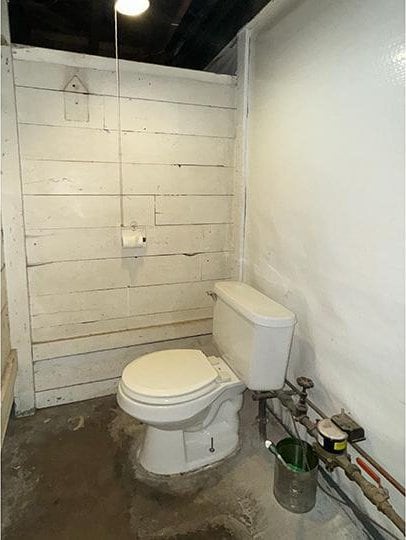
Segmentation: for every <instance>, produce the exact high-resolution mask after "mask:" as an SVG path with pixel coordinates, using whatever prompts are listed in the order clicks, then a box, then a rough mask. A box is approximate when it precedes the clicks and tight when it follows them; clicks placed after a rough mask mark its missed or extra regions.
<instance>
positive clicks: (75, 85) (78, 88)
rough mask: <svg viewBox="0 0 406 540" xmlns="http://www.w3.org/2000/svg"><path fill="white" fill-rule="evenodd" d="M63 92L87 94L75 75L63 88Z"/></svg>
mask: <svg viewBox="0 0 406 540" xmlns="http://www.w3.org/2000/svg"><path fill="white" fill-rule="evenodd" d="M64 92H76V93H78V94H87V93H88V92H87V88H86V86H85V85H84V84H83V83H82V81H81V80H80V79H79V77H78V76H77V75H74V76H73V77H72V78H71V80H70V81H69V82H68V84H67V85H66V86H65V88H64Z"/></svg>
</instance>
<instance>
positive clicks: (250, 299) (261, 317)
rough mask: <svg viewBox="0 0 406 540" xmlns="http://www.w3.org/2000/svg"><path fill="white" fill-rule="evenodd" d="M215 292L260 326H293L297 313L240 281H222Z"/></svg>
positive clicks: (216, 286) (216, 285) (215, 288)
mask: <svg viewBox="0 0 406 540" xmlns="http://www.w3.org/2000/svg"><path fill="white" fill-rule="evenodd" d="M214 292H215V293H216V294H217V296H218V297H219V298H220V299H221V300H222V301H223V302H225V303H226V304H228V305H229V306H230V307H232V308H233V309H234V310H235V311H237V312H239V313H241V315H243V316H244V317H245V318H247V319H248V320H250V321H252V322H253V323H255V324H258V325H259V326H272V327H286V326H293V325H294V324H295V321H296V318H295V314H294V313H292V311H289V309H287V308H285V307H284V306H282V305H281V304H278V303H277V302H275V301H274V300H271V299H270V298H269V297H268V296H266V295H265V294H262V293H260V292H259V291H257V290H256V289H254V288H253V287H250V286H249V285H247V284H246V283H242V282H240V281H221V282H219V283H216V284H215V287H214Z"/></svg>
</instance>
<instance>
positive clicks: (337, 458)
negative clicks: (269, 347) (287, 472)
mask: <svg viewBox="0 0 406 540" xmlns="http://www.w3.org/2000/svg"><path fill="white" fill-rule="evenodd" d="M286 383H287V384H288V386H289V387H290V388H291V390H288V391H286V390H285V391H284V390H281V391H278V392H270V393H266V394H267V395H266V397H265V398H262V399H261V397H260V393H259V395H258V396H255V395H254V399H257V400H258V402H259V426H260V433H261V436H262V437H264V434H265V438H266V425H265V426H264V422H263V421H264V416H263V415H264V412H265V415H266V411H267V410H268V411H269V412H270V413H271V414H272V415H273V416H275V418H276V419H277V420H278V421H279V422H280V423H281V424H282V425H283V426H284V427H285V429H287V428H286V426H285V424H284V422H282V421H281V419H280V418H279V417H278V416H277V415H276V414H275V413H274V412H273V411H272V410H271V409H269V408H268V407H267V405H266V399H267V398H271V399H272V398H277V399H278V400H279V401H280V402H281V404H282V405H283V406H284V407H285V408H286V409H287V410H288V411H289V412H290V414H291V417H292V420H293V425H294V427H295V431H296V436H297V438H298V439H299V440H301V439H300V437H299V436H298V432H297V428H296V422H299V423H300V424H302V425H303V426H304V427H305V428H306V430H307V433H308V434H309V435H311V436H312V437H314V438H316V440H317V427H316V423H314V422H312V421H311V420H310V418H309V417H308V416H307V414H306V413H305V412H303V411H300V414H298V410H297V409H296V404H295V402H294V401H293V398H292V395H293V394H300V391H299V390H298V389H297V388H296V387H295V386H294V385H293V384H292V383H290V382H289V381H288V380H286ZM306 402H307V403H308V405H309V406H310V407H311V408H313V404H312V403H311V402H310V401H309V400H308V399H307V398H306ZM316 409H317V408H315V410H316ZM316 412H318V414H320V416H322V417H324V418H326V415H324V414H323V413H322V411H320V409H317V410H316ZM261 420H262V422H261ZM265 421H266V418H265ZM264 427H265V430H264ZM288 432H289V430H288ZM350 444H351V443H350ZM353 446H354V445H353ZM314 449H315V451H316V454H317V455H318V456H319V457H320V458H321V460H322V461H323V462H324V463H325V464H326V467H327V470H330V471H331V470H333V469H335V468H336V467H338V468H341V469H343V471H344V472H345V475H346V476H347V478H348V479H349V480H351V481H353V482H355V483H356V484H357V485H358V486H359V487H360V489H361V491H362V493H363V495H364V496H365V497H366V498H367V499H368V500H369V501H370V502H371V503H372V504H373V505H374V506H375V507H376V508H377V509H378V510H379V511H380V512H382V513H383V514H385V515H386V517H387V518H389V519H390V521H391V522H392V523H393V524H394V525H395V526H396V527H397V528H398V529H399V530H400V531H401V532H402V533H403V535H404V534H405V521H404V519H403V518H402V517H401V516H400V515H399V514H398V513H397V512H396V511H395V509H394V508H393V506H392V505H391V504H390V503H389V501H388V499H389V495H388V494H387V492H386V490H384V489H383V488H382V487H381V486H380V485H379V487H377V486H375V485H374V484H372V483H371V482H369V481H368V480H366V479H365V478H364V476H363V475H362V474H361V470H360V469H359V468H358V467H357V466H356V465H354V464H353V463H351V461H350V458H349V457H348V455H346V454H344V455H334V454H330V453H328V452H326V451H325V450H324V449H323V448H322V447H320V446H319V445H318V444H317V443H316V444H315V445H314ZM367 456H368V454H367ZM368 457H369V456H368ZM381 468H382V467H381ZM382 469H383V468H382ZM383 470H385V469H383ZM385 472H386V471H385ZM399 486H400V484H399ZM319 487H321V486H319ZM400 487H402V486H400ZM323 491H324V489H323ZM326 493H327V492H326ZM328 495H330V496H332V495H331V494H329V493H328ZM332 497H333V496H332ZM333 498H334V497H333ZM337 500H338V499H337ZM340 502H342V503H344V501H340ZM357 512H358V513H359V514H360V515H363V516H364V517H365V518H367V519H369V520H370V521H371V522H372V523H374V524H375V525H376V526H377V527H379V528H381V529H383V530H385V532H386V533H387V534H389V535H390V536H392V537H393V538H396V537H395V536H394V535H393V534H392V533H391V532H390V531H388V530H387V529H385V528H384V527H382V525H380V524H379V523H377V522H376V521H374V520H373V519H372V518H370V516H369V515H368V514H365V513H364V512H362V511H361V510H359V509H357Z"/></svg>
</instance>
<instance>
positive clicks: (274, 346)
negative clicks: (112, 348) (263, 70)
mask: <svg viewBox="0 0 406 540" xmlns="http://www.w3.org/2000/svg"><path fill="white" fill-rule="evenodd" d="M213 296H214V298H215V307H214V319H213V336H214V341H215V344H216V345H217V348H218V350H219V352H220V354H221V357H214V356H211V357H207V356H206V355H205V354H204V353H203V352H202V351H200V350H196V349H172V350H164V351H159V352H154V353H151V354H147V355H145V356H142V357H140V358H137V359H136V360H134V361H133V362H131V363H130V364H128V365H127V367H126V368H125V369H124V371H123V374H122V377H121V381H120V384H119V387H118V393H117V399H118V403H119V405H120V407H121V408H122V409H123V410H124V411H126V412H127V413H128V414H130V415H131V416H133V417H134V418H137V419H138V420H140V421H141V422H144V423H145V424H146V426H147V427H146V432H145V439H144V442H143V444H142V446H141V447H140V449H139V454H138V458H139V461H140V463H141V465H142V466H143V467H144V468H145V469H146V470H147V471H150V472H152V473H155V474H176V473H184V472H187V471H192V470H196V469H199V468H201V467H204V466H206V465H209V464H211V463H214V462H216V461H218V460H220V459H223V458H225V457H226V456H228V455H229V454H231V453H232V452H233V451H234V450H235V449H236V448H237V447H238V424H239V421H238V411H239V410H240V408H241V405H242V394H243V392H244V390H245V388H247V387H248V388H249V389H251V390H276V389H279V388H281V387H282V386H283V384H284V378H285V372H286V367H287V363H288V357H289V350H290V345H291V341H292V335H293V328H294V325H295V315H294V314H293V313H292V312H291V311H289V310H288V309H286V308H284V307H283V306H281V305H280V304H277V303H276V302H274V301H273V300H271V299H270V298H268V297H267V296H265V295H263V294H262V293H260V292H258V291H256V290H255V289H253V288H252V287H250V286H248V285H246V284H244V283H240V282H236V281H225V282H221V283H216V285H215V288H214V295H213Z"/></svg>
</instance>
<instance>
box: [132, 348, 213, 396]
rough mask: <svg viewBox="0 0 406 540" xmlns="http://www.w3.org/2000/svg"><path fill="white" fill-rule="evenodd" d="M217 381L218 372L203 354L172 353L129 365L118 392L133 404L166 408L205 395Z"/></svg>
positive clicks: (158, 354) (140, 360)
mask: <svg viewBox="0 0 406 540" xmlns="http://www.w3.org/2000/svg"><path fill="white" fill-rule="evenodd" d="M219 379H220V376H219V370H217V369H216V368H215V367H213V365H212V363H211V362H210V360H209V359H208V358H207V356H206V355H205V354H204V353H203V352H202V351H200V350H196V349H171V350H166V351H158V352H154V353H151V354H146V355H144V356H142V357H141V358H138V359H136V360H134V361H133V362H131V363H130V364H128V365H127V367H126V368H125V369H124V371H123V374H122V378H121V388H122V391H123V392H124V393H125V394H126V395H127V397H128V398H130V399H132V400H135V401H139V402H142V403H148V404H152V405H168V404H175V403H176V404H177V403H183V402H185V401H191V400H194V399H196V398H198V397H201V396H204V395H205V394H208V393H209V392H211V391H212V390H213V389H214V388H216V387H217V386H218V384H219V382H218V381H219Z"/></svg>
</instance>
